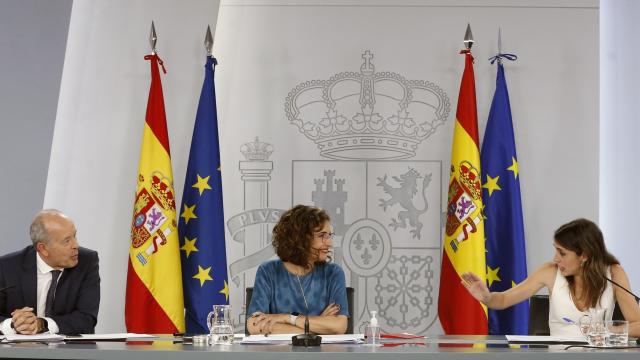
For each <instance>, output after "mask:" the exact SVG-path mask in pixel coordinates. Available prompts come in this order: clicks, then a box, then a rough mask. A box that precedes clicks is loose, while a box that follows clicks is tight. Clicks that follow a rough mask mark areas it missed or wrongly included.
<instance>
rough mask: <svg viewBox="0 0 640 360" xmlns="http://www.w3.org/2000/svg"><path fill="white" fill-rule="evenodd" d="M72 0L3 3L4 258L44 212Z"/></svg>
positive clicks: (0, 171)
mask: <svg viewBox="0 0 640 360" xmlns="http://www.w3.org/2000/svg"><path fill="white" fill-rule="evenodd" d="M71 4H72V0H55V1H47V0H0V194H1V202H2V205H1V206H0V228H1V229H2V236H1V237H0V253H4V252H6V251H8V250H15V249H19V248H21V247H23V246H24V245H25V244H27V243H28V242H29V239H28V231H27V227H28V226H29V223H30V221H31V217H32V216H33V213H34V212H36V211H37V210H38V209H40V208H41V207H42V202H43V198H44V190H45V184H46V182H47V170H48V168H49V155H50V150H51V140H52V138H53V127H54V122H55V118H56V108H57V105H58V93H59V91H60V79H61V77H62V65H63V63H64V54H65V49H66V42H67V32H68V30H69V19H70V15H71Z"/></svg>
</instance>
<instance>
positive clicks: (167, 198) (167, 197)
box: [151, 172, 176, 210]
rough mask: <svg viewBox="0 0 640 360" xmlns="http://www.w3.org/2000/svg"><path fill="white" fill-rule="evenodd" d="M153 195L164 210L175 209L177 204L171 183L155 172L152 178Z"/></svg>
mask: <svg viewBox="0 0 640 360" xmlns="http://www.w3.org/2000/svg"><path fill="white" fill-rule="evenodd" d="M151 195H152V196H153V197H154V199H155V200H156V201H157V202H158V203H159V204H160V206H162V208H163V209H165V210H168V209H175V207H176V202H175V198H174V197H173V186H172V185H171V181H170V180H169V179H168V178H166V177H165V176H163V175H162V174H161V173H159V172H154V173H153V174H152V176H151Z"/></svg>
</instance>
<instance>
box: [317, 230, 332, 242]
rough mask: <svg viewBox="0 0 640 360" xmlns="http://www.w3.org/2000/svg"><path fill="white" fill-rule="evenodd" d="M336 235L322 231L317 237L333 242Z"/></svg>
mask: <svg viewBox="0 0 640 360" xmlns="http://www.w3.org/2000/svg"><path fill="white" fill-rule="evenodd" d="M335 235H336V233H332V232H326V231H321V232H319V233H317V234H316V236H317V237H319V238H321V239H322V241H327V240H332V239H333V237H334V236H335Z"/></svg>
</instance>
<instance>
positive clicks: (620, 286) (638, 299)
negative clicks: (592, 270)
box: [604, 276, 640, 302]
mask: <svg viewBox="0 0 640 360" xmlns="http://www.w3.org/2000/svg"><path fill="white" fill-rule="evenodd" d="M604 278H605V279H606V280H607V281H608V282H610V283H612V284H613V285H615V286H617V287H619V288H620V289H622V290H624V291H626V292H627V293H629V294H631V295H632V296H633V297H634V298H635V299H636V302H638V301H640V297H639V296H638V295H636V294H634V293H632V292H631V290H629V289H627V288H626V287H624V286H622V285H620V284H618V283H617V282H615V281H613V280H611V279H609V278H608V277H606V276H604Z"/></svg>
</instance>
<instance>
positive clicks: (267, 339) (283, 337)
mask: <svg viewBox="0 0 640 360" xmlns="http://www.w3.org/2000/svg"><path fill="white" fill-rule="evenodd" d="M295 335H298V334H277V335H269V336H264V335H249V336H245V337H244V339H242V344H291V337H293V336H295ZM320 336H321V337H322V343H323V344H360V343H362V342H364V336H363V335H362V334H345V335H320Z"/></svg>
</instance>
